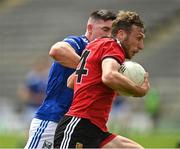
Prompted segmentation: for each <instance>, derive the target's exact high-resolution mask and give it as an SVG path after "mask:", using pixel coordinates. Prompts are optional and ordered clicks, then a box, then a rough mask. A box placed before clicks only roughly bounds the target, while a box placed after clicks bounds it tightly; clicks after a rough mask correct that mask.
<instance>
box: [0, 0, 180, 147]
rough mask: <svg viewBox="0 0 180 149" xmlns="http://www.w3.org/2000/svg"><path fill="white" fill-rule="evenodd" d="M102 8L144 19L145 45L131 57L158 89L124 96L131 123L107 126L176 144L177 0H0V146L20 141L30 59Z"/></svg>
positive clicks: (151, 143)
mask: <svg viewBox="0 0 180 149" xmlns="http://www.w3.org/2000/svg"><path fill="white" fill-rule="evenodd" d="M101 8H104V9H109V10H112V11H114V12H117V11H118V10H132V11H137V12H138V13H139V14H140V15H141V16H142V18H143V19H144V22H145V24H146V28H147V33H146V40H145V49H144V51H143V52H142V53H141V54H139V55H138V56H137V57H136V58H135V59H134V61H137V62H139V63H141V64H142V65H143V66H144V67H145V68H146V70H147V71H148V72H149V75H150V82H151V87H152V89H153V90H155V92H156V93H157V94H158V96H157V95H152V96H151V95H149V96H150V97H149V96H148V97H144V98H143V99H133V98H127V99H126V100H127V101H128V105H129V106H130V107H131V109H133V112H132V114H131V121H130V124H128V126H126V128H122V127H121V121H113V119H111V122H110V129H112V131H114V132H117V133H120V134H124V135H125V136H129V137H132V138H134V139H136V140H138V141H139V142H141V143H142V144H143V145H144V146H145V147H149V148H152V147H163V148H168V147H169V148H174V147H176V145H177V143H178V141H179V140H180V116H179V113H180V49H179V48H180V0H0V111H1V114H0V121H1V122H0V147H1V148H3V147H13V148H16V147H23V145H22V144H23V143H24V142H23V141H24V140H23V135H22V136H21V134H23V131H24V130H23V128H24V125H23V124H24V122H23V121H21V120H20V114H21V111H20V110H19V109H20V108H21V103H20V100H19V99H18V96H17V86H18V85H19V84H20V83H21V82H22V81H23V79H24V76H25V75H26V73H27V72H28V71H29V70H30V69H31V64H32V61H33V59H34V58H35V57H37V56H39V55H42V54H48V51H49V49H50V47H51V45H52V44H54V43H55V42H57V41H60V40H62V39H63V38H64V37H65V36H67V35H72V34H74V35H81V34H84V32H85V27H86V21H87V18H88V16H89V14H90V13H91V12H92V11H94V10H96V9H101ZM151 93H153V91H152V92H151ZM151 97H152V98H158V99H157V100H158V101H159V103H160V104H159V107H158V121H157V123H156V127H152V125H151V123H152V122H151V120H150V118H149V115H148V113H147V111H146V108H145V107H146V98H151ZM154 102H156V101H154ZM116 120H117V119H116ZM127 130H128V131H127ZM130 132H131V133H130ZM15 133H16V134H17V135H14V134H15ZM18 134H19V135H18ZM163 139H164V140H163ZM168 143H169V144H168Z"/></svg>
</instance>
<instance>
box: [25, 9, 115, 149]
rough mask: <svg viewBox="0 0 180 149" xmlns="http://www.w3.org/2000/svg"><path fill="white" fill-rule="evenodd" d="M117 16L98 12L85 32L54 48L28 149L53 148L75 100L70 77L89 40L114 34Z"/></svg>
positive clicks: (31, 129) (91, 16)
mask: <svg viewBox="0 0 180 149" xmlns="http://www.w3.org/2000/svg"><path fill="white" fill-rule="evenodd" d="M115 18H116V14H114V13H113V12H110V11H108V10H104V9H102V10H97V11H94V12H92V13H91V15H90V17H89V19H88V22H87V29H86V33H85V35H81V36H69V37H67V38H65V39H64V40H63V41H61V42H57V43H56V44H54V45H53V46H52V47H51V49H50V52H49V55H50V56H51V57H52V58H53V59H54V62H53V64H52V66H51V69H50V72H49V77H48V85H47V89H46V97H45V99H44V101H43V103H42V105H41V106H40V107H39V109H38V110H37V111H36V113H35V116H34V118H33V119H32V122H31V126H30V130H29V139H28V141H27V144H26V146H25V148H26V149H30V148H31V149H32V148H52V147H53V140H54V134H55V130H56V127H57V125H58V122H59V120H60V119H61V118H62V117H63V116H64V114H65V113H66V112H67V111H68V109H69V107H70V105H71V102H72V97H73V90H72V89H69V88H67V79H68V77H69V76H70V75H71V74H72V73H73V72H74V70H75V68H76V66H77V64H78V63H79V60H80V55H81V53H82V51H83V49H85V47H86V45H87V44H88V42H90V41H92V40H94V39H95V38H97V37H103V36H109V35H110V33H111V26H112V21H113V20H114V19H115Z"/></svg>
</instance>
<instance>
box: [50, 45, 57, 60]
mask: <svg viewBox="0 0 180 149" xmlns="http://www.w3.org/2000/svg"><path fill="white" fill-rule="evenodd" d="M56 55H57V50H56V48H54V47H53V46H52V47H51V49H50V51H49V56H51V57H52V58H55V57H56Z"/></svg>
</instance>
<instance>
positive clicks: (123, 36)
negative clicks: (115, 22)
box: [117, 29, 127, 41]
mask: <svg viewBox="0 0 180 149" xmlns="http://www.w3.org/2000/svg"><path fill="white" fill-rule="evenodd" d="M117 37H118V38H119V39H120V41H124V40H125V39H126V38H127V33H126V32H125V31H124V30H121V29H120V30H119V31H118V33H117Z"/></svg>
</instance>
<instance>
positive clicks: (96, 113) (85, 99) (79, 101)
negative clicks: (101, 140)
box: [67, 38, 125, 131]
mask: <svg viewBox="0 0 180 149" xmlns="http://www.w3.org/2000/svg"><path fill="white" fill-rule="evenodd" d="M107 57H112V58H114V59H116V60H117V61H118V62H119V63H123V62H124V60H125V53H124V50H123V49H122V48H121V46H120V45H119V44H118V43H117V42H116V41H115V40H114V39H112V38H98V39H96V40H94V41H93V42H91V43H89V44H88V46H87V47H86V50H84V52H83V54H82V56H81V61H80V63H79V65H78V67H77V69H76V78H75V82H74V98H73V102H72V105H71V107H70V109H69V111H68V113H67V115H70V116H77V117H81V118H87V119H89V120H90V121H91V122H92V123H93V124H95V125H96V126H98V127H99V128H101V129H102V130H103V131H107V127H106V122H107V120H108V116H109V113H110V110H111V105H112V101H113V99H114V96H115V92H114V91H113V90H112V89H111V88H109V87H108V86H106V85H105V84H104V83H103V82H102V79H101V76H102V61H103V59H105V58H107Z"/></svg>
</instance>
